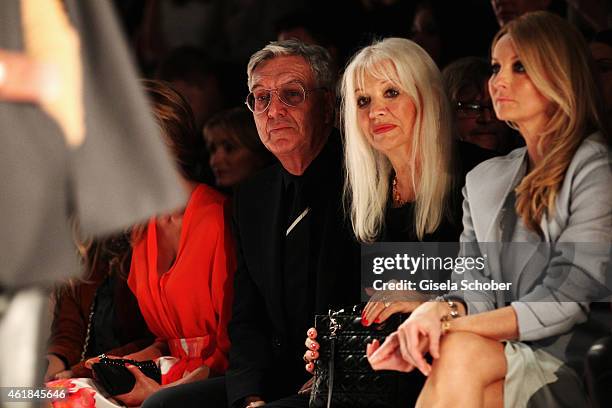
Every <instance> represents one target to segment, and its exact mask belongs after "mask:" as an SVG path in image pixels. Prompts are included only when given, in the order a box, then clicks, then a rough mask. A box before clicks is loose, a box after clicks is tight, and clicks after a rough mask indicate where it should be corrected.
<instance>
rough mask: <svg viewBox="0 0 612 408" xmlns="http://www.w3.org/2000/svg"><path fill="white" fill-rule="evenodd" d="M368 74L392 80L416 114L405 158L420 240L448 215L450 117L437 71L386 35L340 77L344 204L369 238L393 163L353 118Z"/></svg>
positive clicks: (377, 228)
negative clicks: (375, 147)
mask: <svg viewBox="0 0 612 408" xmlns="http://www.w3.org/2000/svg"><path fill="white" fill-rule="evenodd" d="M366 74H369V75H371V76H372V77H374V78H376V79H381V80H387V81H390V82H391V83H393V84H394V85H395V86H397V87H399V88H400V90H401V91H403V92H406V93H407V94H408V95H409V96H410V97H411V99H412V101H413V103H414V106H415V109H416V117H415V122H414V128H413V132H412V133H413V134H412V137H411V148H410V155H409V156H408V157H406V161H407V162H408V164H409V168H410V169H413V171H412V174H411V180H410V182H411V183H412V185H413V187H414V190H415V193H416V202H415V210H414V221H415V227H416V233H417V237H418V238H419V239H423V236H424V235H425V234H427V233H432V232H434V231H435V230H436V229H437V228H438V226H439V225H440V223H441V222H442V220H443V218H444V217H445V216H446V215H447V210H448V198H449V192H450V189H451V188H452V174H451V169H452V168H453V163H452V160H451V159H452V157H453V154H452V149H453V148H452V136H451V123H452V119H451V111H450V107H449V103H448V100H447V97H446V94H445V92H444V88H443V85H442V78H441V74H440V71H439V70H438V68H437V67H436V65H435V63H434V62H433V60H432V59H431V57H429V55H428V54H427V52H425V50H423V49H422V48H421V47H420V46H418V45H417V44H416V43H414V42H412V41H410V40H406V39H403V38H387V39H385V40H382V41H380V42H375V43H373V44H372V45H370V46H368V47H365V48H363V49H361V50H360V51H359V52H358V53H357V54H356V55H355V56H354V57H353V58H352V59H351V61H350V62H349V64H348V66H347V67H346V70H345V72H344V75H343V77H342V83H341V93H342V107H341V109H342V125H343V130H344V141H345V143H344V155H345V166H346V181H345V185H344V197H345V203H347V205H348V206H349V207H350V218H351V223H352V226H353V230H354V232H355V235H356V237H357V239H359V240H360V241H362V242H372V241H374V240H375V239H376V238H377V237H378V236H379V235H380V232H381V230H382V227H383V225H384V218H385V210H386V208H387V200H388V198H389V188H390V178H391V174H392V172H393V167H392V166H391V163H390V161H389V159H387V157H386V156H385V155H383V154H382V153H380V152H378V151H377V150H375V149H374V148H373V147H372V146H371V145H370V144H369V143H368V140H367V138H366V135H365V134H364V133H363V131H362V130H361V128H360V127H359V124H358V121H357V98H356V94H355V90H356V89H358V88H361V89H363V83H364V77H365V75H366ZM414 169H418V170H417V171H416V172H415V170H414ZM417 172H418V174H417ZM417 178H418V179H417Z"/></svg>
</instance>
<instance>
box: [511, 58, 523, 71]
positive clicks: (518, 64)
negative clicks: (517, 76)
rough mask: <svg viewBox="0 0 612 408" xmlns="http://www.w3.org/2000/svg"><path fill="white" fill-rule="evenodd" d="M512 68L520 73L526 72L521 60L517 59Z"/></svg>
mask: <svg viewBox="0 0 612 408" xmlns="http://www.w3.org/2000/svg"><path fill="white" fill-rule="evenodd" d="M512 70H513V71H514V72H518V73H525V67H524V66H523V63H522V62H521V61H515V62H514V64H512Z"/></svg>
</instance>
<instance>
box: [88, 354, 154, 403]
mask: <svg viewBox="0 0 612 408" xmlns="http://www.w3.org/2000/svg"><path fill="white" fill-rule="evenodd" d="M126 363H128V364H131V365H134V366H136V367H138V368H139V369H140V371H142V372H143V373H144V374H145V375H146V376H147V377H149V378H152V379H153V380H155V381H157V382H158V383H161V371H160V369H159V367H158V366H157V364H155V362H154V361H153V360H147V361H135V360H127V359H123V358H118V359H111V358H108V357H106V356H102V357H101V358H100V362H99V363H95V364H94V365H92V367H91V368H92V370H93V372H94V378H95V379H96V380H97V381H98V382H99V383H100V385H101V386H102V388H104V390H105V391H106V392H108V394H109V395H110V396H112V397H114V396H115V395H121V394H125V393H128V392H130V391H132V388H134V384H136V379H135V378H134V375H132V373H131V372H130V370H128V369H127V367H126V366H125V364H126Z"/></svg>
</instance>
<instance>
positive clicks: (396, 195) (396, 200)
mask: <svg viewBox="0 0 612 408" xmlns="http://www.w3.org/2000/svg"><path fill="white" fill-rule="evenodd" d="M392 185H393V187H392V190H393V194H392V195H393V207H395V208H397V207H401V206H402V205H404V204H406V200H403V199H402V196H401V194H400V192H399V189H398V187H397V176H393V183H392Z"/></svg>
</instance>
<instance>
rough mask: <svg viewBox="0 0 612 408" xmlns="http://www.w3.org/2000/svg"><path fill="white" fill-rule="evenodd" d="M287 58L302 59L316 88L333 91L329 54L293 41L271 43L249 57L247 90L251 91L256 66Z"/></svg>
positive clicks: (312, 46)
mask: <svg viewBox="0 0 612 408" xmlns="http://www.w3.org/2000/svg"><path fill="white" fill-rule="evenodd" d="M288 56H299V57H302V58H304V59H305V60H306V61H307V62H308V64H309V65H310V68H311V69H312V73H313V76H314V79H315V82H316V86H318V87H322V88H327V89H329V90H334V87H335V75H334V70H333V68H332V66H333V63H332V59H331V56H330V55H329V52H327V50H326V49H325V48H323V47H321V46H318V45H308V44H304V43H303V42H301V41H298V40H293V39H292V40H285V41H272V42H270V43H269V44H268V45H266V46H265V47H264V48H262V49H261V50H259V51H257V52H256V53H255V54H253V55H251V59H250V60H249V64H248V65H247V77H248V79H247V84H248V86H249V89H251V86H252V85H253V83H252V75H253V71H254V70H255V68H257V65H259V64H260V63H262V62H264V61H267V60H270V59H273V58H276V57H288Z"/></svg>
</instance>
